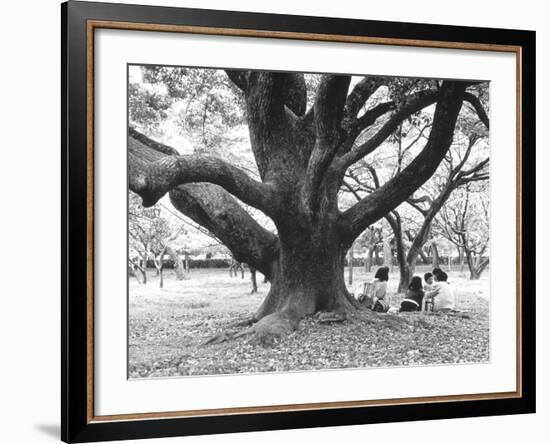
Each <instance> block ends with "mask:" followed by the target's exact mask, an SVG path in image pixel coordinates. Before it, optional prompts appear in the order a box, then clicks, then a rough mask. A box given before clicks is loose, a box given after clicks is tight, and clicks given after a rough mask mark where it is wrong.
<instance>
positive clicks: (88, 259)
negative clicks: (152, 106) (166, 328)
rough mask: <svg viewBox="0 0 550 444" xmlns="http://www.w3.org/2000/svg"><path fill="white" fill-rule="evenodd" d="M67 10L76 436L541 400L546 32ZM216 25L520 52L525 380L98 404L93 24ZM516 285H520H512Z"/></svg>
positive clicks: (193, 12)
mask: <svg viewBox="0 0 550 444" xmlns="http://www.w3.org/2000/svg"><path fill="white" fill-rule="evenodd" d="M61 16H62V46H61V52H62V128H61V133H62V202H63V205H62V295H61V297H62V313H61V315H62V316H61V317H62V325H61V331H62V385H61V387H62V389H61V397H62V412H61V434H62V440H63V441H65V442H90V441H101V440H115V439H138V438H154V437H167V436H180V435H196V434H212V433H229V432H242V431H259V430H276V429H287V428H307V427H322V426H323V427H324V426H336V425H352V424H369V423H381V422H394V421H414V420H428V419H441V418H458V417H473V416H486V415H508V414H519V413H532V412H534V411H535V298H534V295H535V259H534V251H535V175H534V165H535V33H534V32H532V31H517V30H504V29H486V28H470V27H459V26H442V25H425V24H410V23H394V22H378V21H365V20H355V19H336V18H321V17H304V16H287V15H274V14H258V13H243V12H229V11H212V10H199V9H184V8H167V7H152V6H137V5H122V4H108V3H88V2H77V1H69V2H67V3H63V4H62V7H61ZM105 28H108V29H118V30H132V31H140V32H144V33H146V32H148V31H160V32H169V33H192V34H201V35H202V34H213V35H222V36H245V37H251V38H268V37H269V38H276V39H285V40H312V41H328V42H340V43H348V42H350V43H365V44H374V45H397V46H408V47H413V48H440V49H471V50H477V51H487V52H507V53H513V54H515V57H516V77H517V83H516V85H517V88H516V99H517V106H516V122H517V134H516V159H517V171H516V180H517V190H516V196H515V202H516V204H517V219H516V222H517V237H516V247H517V258H516V269H517V287H516V289H515V292H516V302H517V306H516V308H517V310H516V313H517V319H516V347H517V348H516V352H517V361H516V365H517V367H516V378H517V384H516V390H515V391H512V392H502V393H489V394H486V393H485V394H464V395H459V396H457V395H453V396H434V397H424V398H398V399H386V400H383V401H373V400H365V401H351V400H350V401H344V402H342V401H340V402H326V403H314V404H291V405H274V406H272V405H267V406H262V407H251V408H231V409H223V408H220V409H209V410H193V411H175V412H163V413H147V412H136V413H135V414H128V415H112V416H105V415H104V416H96V415H95V414H94V44H93V42H94V32H95V31H96V30H97V29H105ZM511 291H512V290H511Z"/></svg>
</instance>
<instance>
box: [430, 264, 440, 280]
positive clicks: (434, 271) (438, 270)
mask: <svg viewBox="0 0 550 444" xmlns="http://www.w3.org/2000/svg"><path fill="white" fill-rule="evenodd" d="M441 273H443V270H442V269H441V268H438V267H436V268H434V269H433V270H432V275H433V277H434V279H436V280H437V276H439V275H441Z"/></svg>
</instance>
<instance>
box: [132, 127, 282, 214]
mask: <svg viewBox="0 0 550 444" xmlns="http://www.w3.org/2000/svg"><path fill="white" fill-rule="evenodd" d="M150 150H151V148H149V147H148V146H146V145H144V144H143V143H142V142H140V141H139V140H137V139H135V138H134V137H129V138H128V152H129V156H128V158H129V178H130V183H129V185H130V189H131V190H132V191H134V192H135V193H137V194H139V195H140V196H141V197H142V199H143V205H144V206H145V207H150V206H152V205H154V204H155V203H156V202H158V200H159V199H160V198H161V197H162V196H164V195H165V194H166V193H168V192H169V191H170V190H172V189H174V188H176V187H177V186H178V185H182V184H185V183H195V182H208V183H213V184H217V185H220V186H221V187H223V188H224V189H226V190H227V191H228V192H230V193H231V194H233V195H234V196H235V197H237V198H239V199H240V200H242V201H243V202H244V203H246V204H248V205H251V206H253V207H255V208H258V209H259V210H261V211H264V212H265V213H266V214H268V213H269V212H270V210H272V209H273V208H274V205H273V204H274V203H275V202H276V197H275V192H274V190H273V188H272V187H271V186H270V185H269V184H266V183H262V182H258V181H256V180H254V179H252V178H251V177H250V176H249V175H248V174H247V173H245V172H244V171H243V170H241V169H240V168H238V167H236V166H233V165H231V164H229V163H227V162H225V161H224V160H222V159H220V158H217V157H214V156H207V155H200V154H192V155H183V156H181V155H180V156H176V155H169V156H163V157H162V158H160V159H158V160H155V161H150V160H149V159H148V152H149V151H150Z"/></svg>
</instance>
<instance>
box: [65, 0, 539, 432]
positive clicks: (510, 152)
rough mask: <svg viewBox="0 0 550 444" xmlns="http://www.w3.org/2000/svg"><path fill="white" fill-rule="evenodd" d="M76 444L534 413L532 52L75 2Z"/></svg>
mask: <svg viewBox="0 0 550 444" xmlns="http://www.w3.org/2000/svg"><path fill="white" fill-rule="evenodd" d="M61 13H62V49H61V51H62V86H63V88H62V114H63V115H62V142H63V146H62V201H63V208H62V211H63V215H62V221H63V226H62V233H63V235H62V239H63V240H62V251H63V263H62V326H61V327H62V404H63V405H62V418H61V422H62V426H61V430H62V439H63V440H64V441H65V442H89V441H101V440H115V439H134V438H153V437H164V436H178V435H194V434H213V433H229V432H242V431H258V430H274V429H285V428H303V427H322V426H335V425H351V424H368V423H378V422H390V421H413V420H429V419H439V418H455V417H466V416H484V415H503V414H519V413H532V412H534V411H535V298H534V292H535V255H534V251H535V226H534V225H535V177H534V164H535V118H534V116H535V33H534V32H532V31H518V30H504V29H486V28H470V27H460V26H442V25H434V24H431V25H428V24H411V23H393V22H378V21H365V20H355V19H336V18H321V17H303V16H287V15H274V14H258V13H244V12H229V11H212V10H199V9H182V8H167V7H151V6H137V5H121V4H108V3H88V2H74V1H69V2H67V3H64V4H63V5H62V7H61Z"/></svg>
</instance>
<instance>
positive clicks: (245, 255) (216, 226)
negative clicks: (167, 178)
mask: <svg viewBox="0 0 550 444" xmlns="http://www.w3.org/2000/svg"><path fill="white" fill-rule="evenodd" d="M170 201H171V202H172V205H174V207H175V208H176V209H177V210H178V211H180V212H181V213H183V214H185V215H186V216H187V217H189V218H190V219H192V220H193V221H194V222H196V223H197V224H199V225H201V226H202V227H204V228H206V229H207V230H208V231H210V232H211V233H212V234H213V235H214V236H215V237H216V238H217V239H219V240H220V241H221V242H222V243H223V244H224V245H225V246H226V247H227V248H228V249H229V250H230V251H231V254H232V255H233V257H234V258H235V259H236V260H237V261H239V262H244V263H246V264H248V265H250V266H252V267H254V268H256V269H257V270H259V271H260V272H261V273H262V274H264V275H265V276H267V277H268V279H271V278H272V276H273V273H274V271H275V268H276V267H277V258H278V252H279V240H278V238H277V236H276V235H275V234H273V233H271V232H270V231H268V230H266V229H265V228H263V227H262V226H261V225H259V224H258V222H256V221H255V220H254V219H253V218H252V217H251V216H250V215H249V214H248V213H247V212H246V211H245V210H244V208H243V207H242V206H241V205H239V203H238V202H237V201H236V200H235V199H233V198H232V197H231V195H230V194H229V193H227V192H226V191H224V190H223V189H222V188H220V187H218V186H216V185H211V184H187V185H181V186H179V187H177V188H175V189H174V190H172V191H171V192H170Z"/></svg>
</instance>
